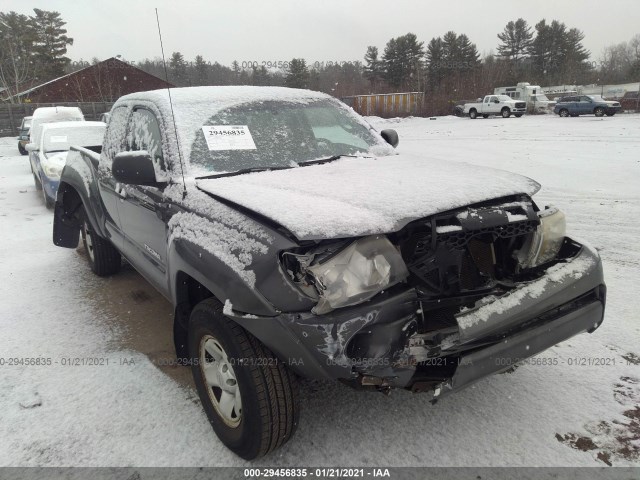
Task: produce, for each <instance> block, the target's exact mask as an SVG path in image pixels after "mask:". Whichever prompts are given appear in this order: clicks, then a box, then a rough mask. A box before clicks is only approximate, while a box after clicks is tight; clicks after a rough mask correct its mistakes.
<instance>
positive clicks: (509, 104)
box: [464, 95, 527, 119]
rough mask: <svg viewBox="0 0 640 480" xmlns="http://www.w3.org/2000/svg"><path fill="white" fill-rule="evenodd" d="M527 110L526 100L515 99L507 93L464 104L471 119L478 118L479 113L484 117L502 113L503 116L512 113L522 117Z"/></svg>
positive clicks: (466, 113)
mask: <svg viewBox="0 0 640 480" xmlns="http://www.w3.org/2000/svg"><path fill="white" fill-rule="evenodd" d="M526 111H527V104H526V102H522V101H517V100H513V99H512V98H511V97H509V96H507V95H487V96H486V97H484V100H482V99H480V98H479V99H478V101H477V102H473V103H465V104H464V114H465V115H469V118H471V119H473V118H478V115H482V116H483V117H484V118H487V117H488V116H489V115H502V117H503V118H509V117H510V116H511V114H513V115H514V116H516V117H521V116H522V115H523V114H524V113H525V112H526Z"/></svg>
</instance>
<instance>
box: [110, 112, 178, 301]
mask: <svg viewBox="0 0 640 480" xmlns="http://www.w3.org/2000/svg"><path fill="white" fill-rule="evenodd" d="M163 144H164V142H163V138H162V130H161V126H160V122H159V121H158V117H157V116H156V115H155V113H154V112H153V111H151V110H150V109H149V108H145V107H135V108H134V109H133V113H132V115H131V118H130V120H129V124H128V126H127V140H126V142H125V150H127V151H139V150H146V151H148V152H149V154H150V155H151V157H152V158H153V159H154V160H156V161H158V162H159V163H160V164H161V165H165V163H164V159H165V153H164V151H163ZM164 207H165V204H164V203H163V194H162V190H161V189H159V188H157V187H149V186H139V185H125V186H124V187H123V191H122V195H121V199H120V203H119V205H118V213H119V215H120V220H121V224H122V231H123V233H124V245H123V249H122V251H123V253H124V254H125V256H126V257H127V258H128V259H129V261H131V262H132V263H133V264H134V266H135V267H136V269H137V270H138V271H139V272H140V273H141V274H142V275H144V276H145V277H146V278H147V280H148V281H149V282H151V283H152V284H153V285H154V286H155V287H156V288H157V289H158V290H160V291H161V292H163V293H164V294H165V295H166V294H167V293H168V292H167V279H166V266H167V224H166V222H165V220H164V215H163V213H164Z"/></svg>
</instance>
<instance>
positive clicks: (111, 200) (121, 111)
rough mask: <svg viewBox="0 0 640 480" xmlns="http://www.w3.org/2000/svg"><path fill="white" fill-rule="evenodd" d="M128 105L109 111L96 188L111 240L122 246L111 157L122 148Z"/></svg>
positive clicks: (128, 110) (128, 112)
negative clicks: (109, 119) (109, 117)
mask: <svg viewBox="0 0 640 480" xmlns="http://www.w3.org/2000/svg"><path fill="white" fill-rule="evenodd" d="M130 113H131V111H130V109H129V107H127V106H120V107H116V108H114V109H113V110H112V111H111V121H110V122H109V126H108V127H107V131H106V132H105V137H104V142H103V147H102V152H101V154H100V165H99V167H98V172H97V175H98V188H99V189H100V198H101V199H102V203H103V204H104V208H105V211H106V217H107V218H106V219H105V226H106V229H107V232H109V234H110V236H111V242H113V244H114V245H115V246H116V247H118V249H121V248H122V242H123V236H122V229H121V225H120V217H119V216H118V203H120V191H121V188H122V186H121V185H120V184H119V183H118V182H116V179H115V178H113V174H112V173H111V165H112V163H113V157H115V156H116V154H118V153H119V152H121V151H122V150H123V148H124V137H125V129H126V127H127V121H128V120H129V114H130Z"/></svg>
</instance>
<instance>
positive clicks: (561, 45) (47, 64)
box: [0, 9, 640, 113]
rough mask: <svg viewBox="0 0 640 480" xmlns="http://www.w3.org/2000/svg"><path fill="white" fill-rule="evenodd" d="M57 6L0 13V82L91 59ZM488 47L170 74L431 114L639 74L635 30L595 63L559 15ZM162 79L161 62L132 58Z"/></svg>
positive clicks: (450, 40) (458, 44) (436, 43)
mask: <svg viewBox="0 0 640 480" xmlns="http://www.w3.org/2000/svg"><path fill="white" fill-rule="evenodd" d="M64 26H65V22H64V21H63V19H62V17H61V16H60V14H59V13H58V12H48V11H44V10H39V9H34V15H33V16H26V15H20V14H17V13H15V12H9V13H1V12H0V44H2V45H3V48H2V49H0V88H1V87H5V88H9V89H11V90H13V91H18V89H19V87H20V85H23V84H26V83H29V82H31V83H33V82H35V81H37V82H38V83H44V82H45V81H47V80H49V79H52V78H55V77H57V76H60V75H62V74H64V73H69V72H71V71H74V70H77V69H79V68H82V67H84V66H89V65H91V63H97V62H98V59H96V58H94V59H93V60H92V61H91V62H87V61H83V60H80V61H78V62H71V61H70V59H69V58H68V57H67V56H66V53H67V46H68V45H72V44H73V38H70V37H68V36H67V31H66V29H65V28H64ZM497 39H498V44H497V46H496V53H494V52H493V51H492V52H489V53H488V54H486V55H485V56H484V57H483V58H481V56H480V54H479V52H478V50H477V47H476V45H475V44H474V43H473V42H472V41H471V39H470V38H469V37H468V36H467V35H466V34H464V33H461V34H457V33H456V32H453V31H449V32H447V33H445V34H444V35H443V36H441V37H434V38H432V39H431V40H430V41H429V42H428V43H427V44H426V47H425V43H424V42H423V41H420V40H419V39H418V37H417V35H415V34H414V33H407V34H406V35H402V36H399V37H396V38H392V39H390V40H389V41H388V42H387V43H386V45H385V46H384V49H383V50H382V52H380V51H379V50H378V47H377V46H373V45H372V46H368V47H367V49H366V52H364V57H363V60H364V61H360V60H357V61H353V62H335V63H334V62H314V63H312V64H308V63H307V61H306V60H305V59H302V58H294V59H291V60H287V61H273V62H271V61H269V62H254V61H249V62H238V61H234V62H233V63H232V64H231V65H230V66H226V65H222V64H220V63H219V62H213V63H212V62H211V61H208V60H205V58H204V56H203V55H197V56H196V57H195V59H194V60H193V61H187V60H186V59H185V57H184V55H183V54H182V53H180V52H173V53H172V54H171V56H170V57H169V59H168V76H169V78H168V80H169V81H170V82H171V83H173V84H175V85H177V86H190V85H278V86H289V87H294V88H310V89H312V90H319V91H323V92H326V93H329V94H332V95H334V96H337V97H343V96H349V95H358V94H368V93H389V92H398V91H419V92H426V93H427V94H428V95H426V98H427V99H428V101H429V102H431V107H432V111H433V112H434V113H442V112H443V111H448V108H449V105H450V103H451V101H452V100H460V99H465V98H475V97H477V96H481V95H484V94H486V93H488V92H490V91H492V90H493V88H494V87H495V86H500V85H513V84H515V83H517V82H518V81H529V82H531V83H534V84H541V85H562V84H589V83H623V82H633V81H637V80H638V77H639V76H640V35H636V36H635V37H633V38H632V39H631V40H630V41H629V42H625V43H622V44H618V45H612V46H609V47H607V48H605V49H604V53H603V55H602V57H601V59H600V61H599V62H594V61H591V60H590V58H591V53H590V52H589V51H587V50H586V49H585V48H584V46H583V44H582V42H583V40H584V34H583V33H582V31H580V30H579V29H577V28H572V27H571V28H570V27H567V26H566V25H565V24H564V23H562V22H559V21H557V20H552V21H551V22H547V21H546V20H541V21H539V22H538V23H536V24H535V26H534V27H531V26H530V25H529V24H528V23H527V22H526V21H525V20H524V19H522V18H519V19H517V20H514V21H510V22H508V23H507V24H506V25H505V27H504V29H503V30H502V32H500V33H498V34H497ZM130 63H132V64H134V65H135V66H137V67H139V68H141V69H142V70H144V71H146V72H148V73H151V74H153V75H156V76H158V77H161V78H164V76H165V73H164V67H163V63H162V59H160V58H155V59H144V60H142V61H138V62H130Z"/></svg>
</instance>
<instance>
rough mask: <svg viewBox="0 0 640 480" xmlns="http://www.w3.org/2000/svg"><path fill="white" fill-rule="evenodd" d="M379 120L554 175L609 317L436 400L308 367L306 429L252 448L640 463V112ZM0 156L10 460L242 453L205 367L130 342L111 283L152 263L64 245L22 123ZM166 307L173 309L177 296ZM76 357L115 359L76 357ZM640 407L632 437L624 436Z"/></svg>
mask: <svg viewBox="0 0 640 480" xmlns="http://www.w3.org/2000/svg"><path fill="white" fill-rule="evenodd" d="M371 121H372V122H373V123H374V124H375V125H376V126H377V127H379V128H395V129H397V130H398V132H399V134H400V146H399V151H400V152H405V153H413V154H416V153H418V154H424V155H426V156H428V157H429V158H433V159H441V160H442V161H443V162H447V161H451V160H460V161H467V162H469V163H472V164H476V165H486V166H491V167H496V168H504V169H508V170H511V171H514V172H517V173H521V174H524V175H527V176H529V177H531V178H534V179H535V180H537V181H539V182H540V183H542V185H543V188H542V190H541V191H540V193H539V194H537V195H536V197H535V198H536V200H537V201H538V203H539V204H541V205H543V204H547V203H553V204H555V205H557V206H558V207H560V208H561V209H562V210H564V212H565V213H566V215H567V223H568V231H569V232H570V234H572V235H573V234H575V236H576V237H578V238H581V239H586V240H588V241H589V242H590V243H591V244H593V245H594V246H595V247H596V248H597V249H598V250H599V251H600V254H601V255H602V257H603V261H604V269H605V278H606V281H607V285H608V305H607V313H606V317H605V321H604V323H603V325H602V327H601V328H600V329H598V330H597V331H596V332H595V333H593V334H591V335H588V334H584V335H581V336H578V337H575V338H573V339H570V340H569V341H567V342H564V343H562V344H560V345H558V346H556V347H553V348H552V349H550V350H549V351H547V352H544V353H542V354H541V355H539V356H538V357H537V358H536V360H535V361H532V362H530V363H529V364H526V365H522V366H520V367H518V368H517V369H515V371H513V372H512V373H505V374H501V375H496V376H493V377H491V378H489V379H486V380H484V381H482V382H480V383H478V384H476V385H475V386H473V387H471V388H469V389H467V390H465V391H462V392H460V393H458V394H456V395H452V396H450V397H448V398H446V399H443V400H442V401H441V402H440V403H438V404H436V405H434V406H432V405H430V404H428V403H427V402H426V397H425V396H421V395H419V394H417V395H413V394H410V393H408V392H403V391H400V392H393V393H392V394H391V395H390V396H389V397H386V396H383V395H380V394H377V393H362V392H356V391H353V390H351V389H349V388H347V387H343V386H341V385H338V384H332V383H319V382H307V383H306V384H305V385H304V388H303V395H302V399H303V402H302V403H303V405H302V406H303V411H302V415H301V421H300V425H299V428H298V431H297V433H296V435H295V437H294V438H293V439H292V440H291V441H290V442H289V443H288V444H287V445H285V447H284V448H282V449H280V450H279V451H277V452H275V453H274V454H273V455H271V456H270V457H267V458H265V459H262V460H260V461H258V462H254V464H256V465H277V466H290V465H291V466H293V465H301V464H305V465H308V464H311V465H317V466H329V465H330V466H345V465H369V466H373V465H381V466H389V465H394V466H408V465H439V466H477V465H482V466H501V465H513V466H520V465H526V466H542V465H545V466H575V465H583V466H602V465H604V464H605V463H607V462H609V463H612V464H613V465H631V464H633V465H638V464H639V460H638V458H637V457H635V458H634V457H633V455H631V454H627V455H626V457H627V458H625V455H624V450H623V449H624V447H625V446H626V447H627V449H628V451H629V452H633V448H638V440H637V428H638V421H639V419H638V418H637V415H638V414H637V413H635V415H636V418H635V420H633V419H632V418H631V417H632V416H633V415H634V413H633V409H634V408H635V409H636V410H635V412H638V411H640V365H638V363H640V346H639V345H640V322H638V312H640V297H639V296H638V295H637V292H636V288H637V285H638V283H639V280H640V274H639V272H640V269H639V268H638V267H639V266H640V252H639V250H638V247H637V245H638V240H637V239H638V233H640V227H639V225H640V212H639V211H638V207H640V192H639V190H638V179H639V178H640V155H639V152H640V116H636V115H628V116H627V115H618V116H615V117H613V118H604V119H596V118H594V117H580V118H570V119H560V118H558V117H555V116H540V117H523V118H520V119H515V118H510V119H506V120H505V119H501V118H496V119H486V120H481V119H478V120H475V121H472V120H468V119H461V118H453V117H441V118H438V119H437V120H429V119H404V120H395V119H394V120H380V119H371ZM0 167H1V168H0V225H2V233H3V236H2V239H1V240H0V276H1V277H0V278H2V279H3V288H2V293H1V294H0V295H1V296H0V358H1V359H3V360H4V364H1V365H0V386H1V387H2V388H0V438H2V442H0V465H3V466H5V465H13V466H15V465H40V466H72V465H77V466H129V465H136V466H156V465H157V466H163V465H175V466H195V465H198V466H214V465H243V464H245V462H243V461H242V460H240V459H238V458H237V457H235V456H234V455H233V454H231V453H230V452H228V451H227V450H226V449H225V448H224V447H223V446H222V445H221V444H220V442H219V441H218V440H217V438H216V437H215V436H214V434H213V432H212V430H211V429H210V427H209V425H208V423H207V420H206V417H205V415H204V413H203V412H202V410H201V407H200V405H199V402H198V400H197V396H196V394H195V390H194V389H193V387H192V386H191V385H190V382H188V381H184V382H178V381H176V380H175V379H174V378H175V377H170V376H168V375H167V374H166V373H165V371H164V370H160V369H157V368H156V367H155V366H154V365H153V363H152V362H151V361H150V359H149V357H150V355H149V356H147V355H145V354H143V353H142V351H152V350H154V348H155V347H154V346H153V345H151V346H147V345H146V343H149V342H154V336H153V335H151V334H145V331H144V330H142V331H138V332H137V336H138V338H142V340H139V342H140V343H143V342H144V343H145V348H144V349H142V348H132V347H131V344H130V342H127V341H125V339H126V338H127V337H130V336H131V335H132V332H136V328H139V325H137V323H139V320H138V319H135V318H133V317H132V318H128V317H127V315H126V314H127V312H129V313H130V312H131V311H134V312H138V311H139V310H136V308H139V307H138V306H137V305H134V304H133V302H131V300H130V299H128V296H126V295H125V296H116V298H112V299H111V297H110V296H109V291H110V290H111V291H115V288H116V287H117V286H118V285H120V287H119V288H122V284H123V283H122V282H125V281H127V277H128V278H129V281H130V280H131V276H132V275H133V276H134V277H135V278H134V279H133V281H134V282H137V283H138V284H140V285H144V280H142V279H141V278H139V277H137V276H136V275H135V274H133V273H131V272H129V273H125V274H120V275H119V276H115V277H113V278H111V279H109V280H104V279H99V278H97V277H94V276H93V275H92V274H91V272H90V271H89V269H88V268H87V266H86V264H85V259H84V257H83V256H82V255H81V254H79V253H78V252H76V251H73V250H67V249H62V248H57V247H55V246H53V244H52V243H51V224H52V214H51V212H50V211H48V210H46V208H45V207H44V205H43V202H42V200H41V195H40V193H39V192H37V191H36V190H35V188H34V185H33V180H32V177H31V173H30V171H29V165H28V161H27V158H26V157H21V156H19V155H18V152H17V148H16V141H15V139H13V138H4V139H0ZM425 188H429V185H428V182H427V181H425ZM145 291H148V292H151V291H152V290H151V289H150V288H148V289H147V288H146V287H145ZM151 295H154V294H153V293H152V294H151ZM105 299H106V301H105ZM110 299H111V300H110ZM127 302H129V303H127ZM116 304H117V305H118V308H115V307H114V305H116ZM163 308H164V310H162V309H163ZM127 309H129V310H127ZM160 310H161V312H160V315H162V316H164V317H166V318H169V315H170V313H171V312H170V308H169V307H168V306H162V305H161V308H160ZM148 315H152V313H151V311H150V312H149V313H148ZM153 315H158V313H157V312H156V311H155V310H154V312H153ZM164 317H163V318H164ZM127 322H128V323H127ZM167 323H168V322H167V321H158V325H159V327H160V326H162V328H166V325H167ZM147 347H148V348H147ZM158 348H159V347H158ZM69 357H74V358H99V359H103V360H102V363H103V364H102V365H98V366H65V365H62V363H63V362H64V360H63V359H66V358H69ZM12 358H29V359H30V358H36V359H37V358H40V359H47V358H50V359H51V361H52V364H51V365H10V364H9V362H10V359H12ZM543 359H546V360H545V362H544V364H542V363H543V361H542V360H543ZM582 359H585V360H582ZM594 359H602V360H594ZM106 360H108V362H109V363H108V365H105V364H104V363H105V361H106ZM45 361H46V360H45ZM0 362H2V360H0ZM56 362H57V363H56ZM14 363H15V362H14ZM548 363H551V365H549V364H548ZM576 363H578V365H576ZM614 363H615V364H614ZM629 412H631V413H629ZM632 421H635V422H636V424H635V425H636V426H635V428H636V440H635V443H634V442H633V441H632V440H625V439H626V438H628V437H630V436H631V432H630V428H629V427H628V425H629V424H630V422H632ZM625 442H626V443H625ZM620 451H622V453H620ZM616 452H618V453H616Z"/></svg>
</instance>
